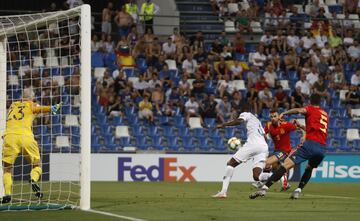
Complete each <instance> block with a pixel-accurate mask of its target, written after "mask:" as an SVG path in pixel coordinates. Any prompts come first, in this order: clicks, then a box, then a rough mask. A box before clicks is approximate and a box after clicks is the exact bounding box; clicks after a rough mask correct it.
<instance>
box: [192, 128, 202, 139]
mask: <svg viewBox="0 0 360 221" xmlns="http://www.w3.org/2000/svg"><path fill="white" fill-rule="evenodd" d="M192 134H193V136H194V137H195V138H198V139H204V138H205V131H204V129H203V128H195V129H192Z"/></svg>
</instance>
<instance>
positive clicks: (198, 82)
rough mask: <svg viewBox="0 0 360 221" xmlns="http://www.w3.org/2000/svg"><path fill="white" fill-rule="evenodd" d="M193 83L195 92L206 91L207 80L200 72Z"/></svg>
mask: <svg viewBox="0 0 360 221" xmlns="http://www.w3.org/2000/svg"><path fill="white" fill-rule="evenodd" d="M192 85H193V89H192V93H193V94H202V93H204V90H205V81H204V80H203V79H202V78H201V75H200V74H196V75H195V81H193V83H192Z"/></svg>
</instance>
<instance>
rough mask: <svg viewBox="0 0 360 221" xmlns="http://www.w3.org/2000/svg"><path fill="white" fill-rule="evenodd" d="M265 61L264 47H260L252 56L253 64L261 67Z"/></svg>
mask: <svg viewBox="0 0 360 221" xmlns="http://www.w3.org/2000/svg"><path fill="white" fill-rule="evenodd" d="M266 59H267V58H266V55H265V54H264V46H262V45H260V46H259V50H258V51H257V52H256V53H255V54H254V56H253V63H254V65H255V66H257V67H263V66H264V63H265V62H266Z"/></svg>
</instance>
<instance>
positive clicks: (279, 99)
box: [275, 85, 290, 109]
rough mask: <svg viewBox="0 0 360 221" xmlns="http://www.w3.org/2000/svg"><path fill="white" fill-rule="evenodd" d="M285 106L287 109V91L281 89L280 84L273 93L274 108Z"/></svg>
mask: <svg viewBox="0 0 360 221" xmlns="http://www.w3.org/2000/svg"><path fill="white" fill-rule="evenodd" d="M279 107H282V108H285V109H289V107H290V105H289V97H288V95H287V93H285V91H284V90H283V87H282V86H281V85H280V86H278V90H277V91H276V93H275V108H279Z"/></svg>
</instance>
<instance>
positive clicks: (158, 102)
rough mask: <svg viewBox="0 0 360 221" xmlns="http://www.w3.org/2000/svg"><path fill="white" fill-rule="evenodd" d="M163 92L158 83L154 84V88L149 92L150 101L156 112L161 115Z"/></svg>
mask: <svg viewBox="0 0 360 221" xmlns="http://www.w3.org/2000/svg"><path fill="white" fill-rule="evenodd" d="M164 100H165V99H164V93H163V92H162V88H161V86H160V84H156V85H155V89H154V90H153V92H152V94H151V102H152V103H153V105H154V106H155V110H156V113H157V114H158V115H161V114H162V113H161V106H162V104H163V103H164Z"/></svg>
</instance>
